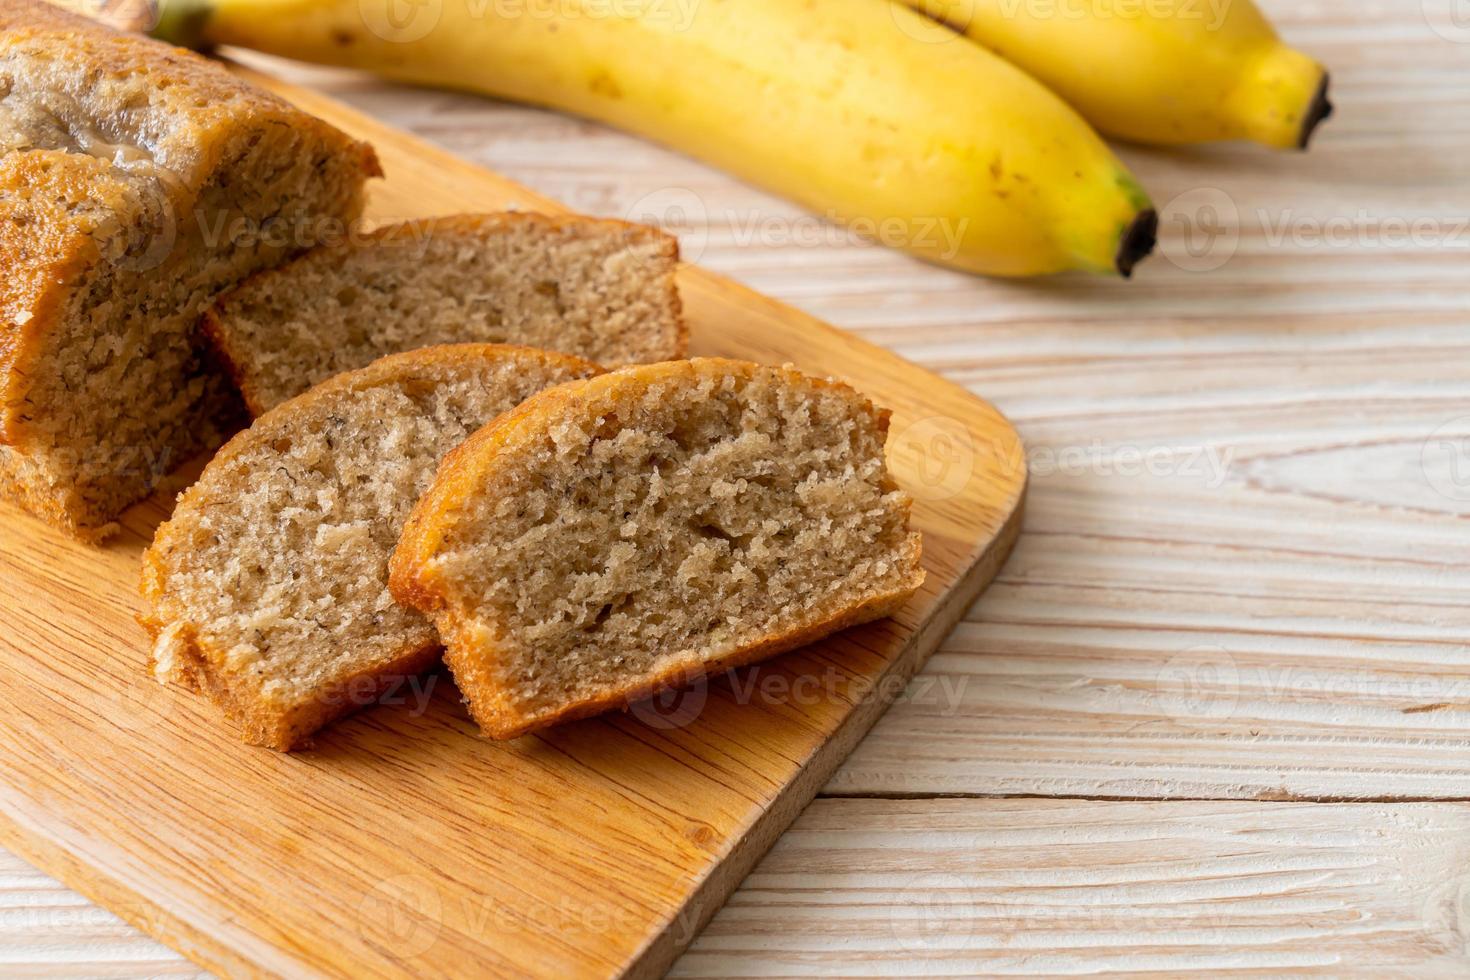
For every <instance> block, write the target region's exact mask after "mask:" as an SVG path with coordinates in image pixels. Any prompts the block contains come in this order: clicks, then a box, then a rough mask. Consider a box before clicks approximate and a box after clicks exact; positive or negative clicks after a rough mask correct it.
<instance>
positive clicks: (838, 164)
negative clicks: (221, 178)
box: [154, 0, 1326, 277]
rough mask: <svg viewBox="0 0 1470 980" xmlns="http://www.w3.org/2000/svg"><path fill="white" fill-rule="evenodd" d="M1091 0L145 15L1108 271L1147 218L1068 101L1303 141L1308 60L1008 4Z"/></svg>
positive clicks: (726, 0) (908, 229)
mask: <svg viewBox="0 0 1470 980" xmlns="http://www.w3.org/2000/svg"><path fill="white" fill-rule="evenodd" d="M1104 2H1109V0H161V3H162V7H161V9H160V13H159V21H158V25H157V28H156V29H155V31H154V33H155V34H156V35H157V36H159V37H162V38H163V39H165V40H168V41H172V42H174V43H177V44H184V45H187V46H191V47H208V46H213V45H236V46H240V47H246V48H252V49H255V50H258V51H264V52H267V53H270V54H275V55H282V56H285V57H290V58H297V59H300V60H304V61H312V62H319V63H325V64H332V65H340V66H348V67H355V68H363V69H368V70H371V71H374V72H377V73H378V74H380V75H383V76H385V77H388V78H392V79H397V80H401V81H408V82H413V83H417V84H424V85H435V86H442V87H446V88H453V89H461V90H466V91H472V92H479V93H482V94H486V95H491V96H495V97H497V98H502V99H510V100H513V101H518V102H524V103H529V104H532V105H538V106H545V107H549V108H554V109H558V110H562V111H565V112H569V113H574V114H576V115H579V116H583V117H586V118H589V119H594V120H597V121H599V122H603V123H607V124H609V125H612V126H615V127H618V128H621V129H624V130H627V131H629V132H633V133H637V134H639V135H642V136H644V137H647V138H649V139H652V140H655V141H657V142H660V143H664V144H666V145H668V146H671V147H673V148H675V149H678V150H681V151H683V152H685V153H688V154H690V155H692V156H695V157H699V158H701V159H703V160H706V161H708V162H710V163H712V164H715V165H716V166H720V167H723V168H724V169H726V170H729V171H730V172H732V173H734V174H736V175H738V176H740V177H742V178H744V179H746V180H748V181H750V182H751V183H754V184H757V185H760V186H762V187H765V188H767V189H769V190H772V191H775V192H777V193H780V194H783V195H785V196H786V197H789V198H791V199H792V200H795V201H797V202H799V203H801V204H802V205H804V206H805V207H807V208H809V209H810V210H812V211H814V212H816V213H818V214H821V215H823V216H826V217H830V218H832V219H834V220H837V221H840V222H845V223H848V224H850V225H852V226H854V227H858V228H868V229H872V228H881V229H882V235H881V238H882V240H883V241H884V242H885V243H887V244H890V245H895V246H897V247H901V248H903V249H905V250H906V251H909V252H912V253H913V254H916V255H918V256H920V257H922V258H925V259H928V260H930V261H934V262H938V263H941V264H944V265H948V266H951V267H954V268H959V269H964V270H968V271H972V272H979V273H985V274H989V275H999V276H1032V275H1041V274H1046V273H1053V272H1060V271H1064V270H1072V269H1081V270H1087V271H1090V272H1095V273H1100V274H1106V275H1120V276H1125V277H1126V276H1128V275H1129V274H1131V272H1132V270H1133V267H1134V264H1135V263H1136V262H1138V261H1139V260H1140V259H1142V258H1143V257H1145V256H1146V255H1148V253H1149V252H1150V251H1151V250H1152V249H1153V246H1154V240H1155V233H1156V231H1157V225H1158V219H1157V215H1156V213H1155V212H1154V209H1153V207H1152V205H1151V204H1150V202H1149V198H1148V195H1147V194H1146V193H1145V192H1144V190H1143V189H1142V188H1141V187H1140V186H1139V184H1138V182H1137V181H1136V180H1135V179H1134V178H1133V176H1132V175H1131V174H1130V173H1129V172H1128V170H1127V168H1126V167H1124V165H1123V164H1122V163H1121V162H1119V160H1118V159H1117V158H1116V157H1115V156H1114V155H1113V153H1112V152H1111V151H1110V150H1109V148H1108V147H1107V145H1106V144H1105V143H1104V142H1103V140H1102V139H1101V137H1099V136H1098V134H1097V132H1096V131H1095V130H1094V129H1093V127H1092V125H1091V124H1089V122H1088V121H1087V120H1086V119H1084V115H1086V116H1089V117H1090V118H1091V119H1092V120H1094V121H1095V122H1096V123H1097V125H1099V126H1101V127H1102V128H1103V129H1104V130H1105V131H1107V132H1110V133H1113V134H1115V135H1119V136H1124V137H1127V138H1132V139H1141V140H1147V141H1151V142H1188V141H1194V140H1204V139H1214V138H1231V137H1237V136H1249V137H1253V138H1256V139H1259V140H1261V141H1262V142H1265V143H1268V144H1271V145H1293V144H1295V145H1300V144H1303V143H1304V142H1305V137H1306V135H1308V134H1309V133H1310V130H1311V128H1312V126H1314V125H1315V123H1316V122H1317V121H1320V116H1321V115H1322V114H1323V110H1322V106H1323V105H1325V98H1324V97H1323V95H1322V93H1323V91H1324V90H1325V83H1326V76H1325V74H1324V73H1323V72H1322V71H1321V69H1320V68H1319V67H1318V66H1316V65H1315V64H1314V63H1313V62H1311V61H1310V60H1308V59H1306V58H1305V57H1304V56H1302V55H1299V54H1296V53H1295V52H1292V51H1290V50H1289V49H1286V48H1284V47H1282V46H1281V44H1280V42H1279V41H1277V40H1276V37H1275V34H1274V33H1273V32H1272V30H1271V28H1270V25H1269V24H1267V23H1266V22H1265V20H1264V19H1263V18H1261V16H1260V15H1259V13H1257V12H1256V11H1255V9H1254V8H1253V7H1252V6H1251V4H1250V3H1249V0H1150V5H1149V9H1150V10H1155V11H1157V9H1158V5H1159V4H1160V3H1164V4H1165V5H1169V4H1172V5H1173V6H1177V7H1183V6H1184V5H1187V4H1205V5H1208V4H1210V3H1215V4H1221V3H1223V4H1226V6H1227V9H1228V13H1226V14H1223V15H1222V17H1223V20H1222V21H1221V23H1220V24H1219V25H1217V26H1214V27H1212V26H1210V25H1205V26H1203V27H1198V26H1195V25H1190V24H1186V23H1185V22H1184V21H1183V20H1179V19H1177V18H1171V17H1169V16H1167V15H1163V14H1152V15H1149V16H1144V17H1141V18H1138V17H1135V18H1131V19H1126V20H1109V19H1107V18H1101V17H1091V18H1087V17H1084V18H1083V19H1082V20H1080V21H1059V20H1054V19H1051V18H1047V17H1045V16H1042V15H1040V14H1036V15H1034V16H1033V15H1028V14H1026V13H1025V11H1026V10H1028V9H1032V10H1033V11H1039V10H1040V9H1041V8H1040V7H1039V6H1037V5H1038V4H1046V3H1050V4H1053V5H1055V4H1067V3H1073V4H1087V3H1104ZM1028 4H1030V5H1031V7H1029V8H1028ZM1053 9H1056V8H1055V6H1054V7H1053ZM936 18H938V19H942V20H944V21H946V22H947V23H948V24H950V25H952V27H951V26H945V24H941V23H940V22H939V20H937V19H936ZM1176 20H1177V23H1176ZM953 28H957V29H958V31H957V30H955V29H953ZM960 32H963V34H962V33H960ZM965 35H967V36H965ZM972 40H973V41H978V42H979V43H972ZM996 52H999V53H996ZM1002 54H1003V55H1004V57H1002V56H1001V55H1002ZM1018 65H1019V66H1020V67H1017V66H1018ZM1023 69H1024V70H1023ZM1038 77H1039V78H1041V79H1043V80H1045V81H1046V82H1047V83H1048V84H1049V85H1050V86H1051V87H1050V88H1049V87H1048V86H1047V85H1044V84H1042V82H1040V81H1038V80H1037V78H1038ZM1058 92H1059V93H1061V95H1058V94H1056V93H1058ZM1304 93H1305V94H1304ZM1063 96H1065V99H1064V98H1063ZM1079 110H1080V114H1079ZM1314 116H1315V117H1318V118H1313V117H1314Z"/></svg>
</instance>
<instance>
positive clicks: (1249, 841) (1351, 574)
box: [0, 0, 1470, 977]
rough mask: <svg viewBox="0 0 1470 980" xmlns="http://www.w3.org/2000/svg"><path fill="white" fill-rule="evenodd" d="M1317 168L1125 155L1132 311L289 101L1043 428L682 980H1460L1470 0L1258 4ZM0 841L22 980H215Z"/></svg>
mask: <svg viewBox="0 0 1470 980" xmlns="http://www.w3.org/2000/svg"><path fill="white" fill-rule="evenodd" d="M1266 6H1267V8H1268V10H1269V12H1270V13H1271V14H1273V15H1274V16H1275V18H1276V19H1277V21H1278V23H1279V24H1280V25H1281V27H1282V28H1283V31H1284V32H1285V33H1286V34H1287V35H1288V36H1289V37H1290V38H1291V39H1292V40H1293V41H1294V42H1295V43H1296V44H1298V45H1299V46H1301V47H1303V48H1305V49H1306V50H1308V51H1310V52H1312V53H1314V54H1316V55H1317V56H1319V57H1321V58H1322V59H1323V60H1324V61H1326V62H1327V63H1328V64H1329V65H1331V66H1332V67H1333V69H1334V89H1335V96H1336V100H1337V103H1338V110H1339V111H1338V116H1337V118H1335V119H1333V120H1332V121H1331V122H1330V123H1329V124H1328V125H1327V126H1326V127H1325V128H1324V130H1323V131H1322V133H1321V135H1320V141H1319V142H1318V143H1317V145H1316V146H1315V147H1314V149H1313V150H1312V152H1311V153H1310V154H1308V155H1305V156H1281V155H1272V154H1269V153H1267V152H1266V151H1257V150H1254V149H1250V148H1245V147H1230V148H1221V149H1211V150H1201V151H1196V152H1186V153H1168V152H1158V151H1146V150H1137V149H1126V150H1125V151H1124V154H1125V156H1126V157H1127V158H1128V160H1129V161H1130V163H1131V164H1133V166H1134V168H1135V170H1136V171H1137V172H1138V174H1139V175H1140V176H1141V177H1142V178H1143V179H1144V181H1145V183H1146V184H1147V185H1148V186H1149V187H1150V188H1151V190H1152V191H1153V194H1154V196H1155V199H1156V201H1157V202H1158V203H1159V204H1160V205H1161V206H1162V208H1163V234H1164V236H1165V239H1164V244H1163V254H1162V255H1161V256H1158V257H1156V258H1155V259H1153V260H1151V261H1150V262H1149V263H1147V264H1146V265H1144V266H1143V267H1142V269H1141V270H1140V275H1139V277H1138V279H1137V280H1136V281H1134V282H1132V283H1114V282H1099V281H1094V280H1090V279H1084V278H1063V279H1057V280H1052V281H1047V282H1041V283H1029V284H1027V283H1020V284H1017V283H1000V282H987V281H983V280H978V279H972V278H969V277H966V276H962V275H958V274H953V273H949V272H945V271H941V270H939V269H935V268H930V267H926V266H923V265H920V264H918V263H916V262H914V261H912V260H910V259H907V258H905V257H903V256H900V255H897V254H894V253H892V252H887V251H884V250H882V249H878V248H872V247H865V246H859V245H854V244H852V243H850V242H848V241H847V240H846V236H844V235H842V234H841V233H839V232H837V231H835V230H832V229H830V228H826V227H824V226H823V225H821V224H820V223H818V222H815V221H813V220H812V219H808V218H806V217H804V216H803V215H801V214H800V212H798V211H796V210H795V209H793V208H792V207H790V206H788V205H786V204H784V203H782V202H780V201H777V200H774V199H772V198H769V197H767V196H764V195H762V194H760V193H757V192H755V191H753V190H750V189H749V188H746V187H743V186H741V185H740V184H738V183H736V182H735V181H733V180H731V179H729V178H727V177H725V176H723V175H722V174H719V173H716V172H713V171H711V170H709V169H707V168H705V167H702V166H700V165H698V164H695V163H692V162H690V161H687V160H684V159H681V158H680V157H678V156H675V155H673V154H671V153H667V152H664V151H662V150H660V149H657V148H654V147H651V146H648V145H646V144H643V143H640V142H638V141H636V140H633V139H630V138H627V137H624V136H621V135H618V134H616V133H611V132H608V131H606V130H604V129H601V128H599V127H596V126H593V125H589V124H584V123H581V122H577V121H574V120H570V119H565V118H561V117H557V116H554V115H549V114H545V113H540V112H535V111H530V110H525V109H520V108H514V107H509V106H503V105H496V104H493V103H489V102H486V101H483V100H477V99H473V98H468V97H461V96H454V95H445V94H439V93H432V92H423V91H416V90H410V89H406V88H395V87H392V86H387V85H382V84H379V83H375V82H371V81H367V80H363V79H360V78H356V77H348V76H343V75H339V74H328V73H322V72H315V71H313V72H296V75H297V77H299V78H304V79H307V80H309V81H310V82H311V83H313V84H318V85H321V86H323V87H324V88H327V89H329V90H330V91H332V92H333V93H334V94H335V95H337V96H338V97H340V98H343V99H345V100H346V101H348V102H351V103H353V104H355V105H357V106H358V107H360V108H363V109H365V110H366V111H368V112H369V113H371V114H373V115H376V116H379V117H381V118H383V119H385V120H387V121H389V122H392V123H394V124H396V125H398V126H401V127H404V128H406V129H410V130H413V131H415V132H418V133H420V134H422V135H423V136H425V137H427V138H429V139H431V140H434V141H436V142H438V143H441V144H443V145H445V146H447V147H448V148H449V149H451V150H453V151H455V152H457V153H459V154H461V155H463V156H465V157H467V158H469V159H472V160H475V161H478V162H480V163H483V164H485V165H487V166H490V167H492V168H494V169H496V170H499V171H500V172H502V173H505V174H507V175H509V176H511V177H514V178H516V179H518V180H520V181H522V182H524V183H526V184H528V185H530V186H532V187H534V188H536V189H537V190H540V191H542V192H545V193H547V194H550V195H552V196H554V197H557V198H560V199H561V200H563V201H565V202H567V203H569V204H571V205H572V206H574V207H577V208H579V209H581V210H584V211H588V212H591V213H596V214H606V215H614V216H632V217H635V218H640V219H656V220H662V221H664V222H665V223H666V225H668V226H671V227H672V228H674V230H678V231H681V232H683V237H684V240H685V247H686V252H687V253H688V255H689V256H690V257H691V258H693V259H695V260H697V261H700V262H702V263H704V264H705V265H707V266H709V267H711V268H713V269H716V270H718V271H720V272H723V273H726V274H728V275H730V276H733V277H735V278H737V279H740V280H743V281H745V282H746V283H748V284H750V285H752V286H754V287H755V288H757V289H760V290H763V291H764V292H767V293H769V294H771V295H773V296H776V297H779V298H781V299H783V300H785V301H787V302H789V303H792V304H795V305H797V306H800V307H803V308H805V309H807V310H809V311H811V312H812V313H815V314H816V315H818V316H821V317H823V318H825V319H828V320H830V321H832V322H834V323H836V324H839V325H841V326H843V327H846V328H848V329H850V330H853V331H856V332H858V333H860V334H862V335H863V336H865V337H866V338H867V339H869V340H872V341H875V342H878V343H882V344H886V345H888V346H890V347H892V348H894V349H896V350H898V351H900V352H901V353H903V354H904V355H906V356H908V357H910V358H912V359H913V360H916V361H918V362H920V363H922V364H925V365H927V366H929V367H931V368H933V369H934V370H936V371H939V372H941V373H943V374H945V375H947V376H949V377H951V378H954V379H956V380H958V381H960V382H962V383H964V384H966V385H968V386H970V387H972V388H973V389H974V390H975V391H976V392H978V393H980V394H982V395H984V396H985V397H987V398H989V399H991V400H992V401H994V402H995V403H996V404H998V405H999V406H1000V407H1001V408H1002V409H1003V410H1004V411H1005V412H1006V413H1007V414H1008V415H1009V416H1010V417H1011V418H1012V419H1013V420H1015V422H1016V423H1018V425H1019V427H1020V429H1021V431H1022V434H1023V435H1024V436H1025V438H1026V440H1027V442H1028V445H1029V449H1030V454H1031V456H1030V458H1031V465H1032V471H1033V474H1034V482H1033V487H1032V491H1031V498H1030V510H1029V515H1028V520H1027V525H1026V530H1025V533H1024V535H1023V537H1022V540H1021V543H1020V545H1019V547H1018V549H1017V551H1016V554H1015V556H1014V557H1013V558H1012V559H1011V561H1010V563H1009V565H1008V566H1007V567H1006V568H1005V570H1004V571H1003V573H1002V574H1001V576H1000V578H999V579H998V580H997V581H996V583H995V584H994V586H992V588H991V589H990V591H989V592H988V593H987V594H986V596H985V597H984V598H983V599H982V600H981V601H980V602H979V603H978V604H977V605H976V606H975V607H974V609H973V610H971V612H970V614H969V615H968V616H967V618H966V620H965V622H964V623H963V624H962V625H961V626H960V627H959V629H957V630H956V631H955V633H954V635H953V636H951V637H950V638H949V640H948V641H947V642H946V643H945V644H944V646H943V648H942V650H941V651H940V652H939V653H937V654H936V655H935V657H934V659H933V660H932V661H931V663H930V666H929V668H928V670H927V671H926V672H925V673H924V674H923V676H922V677H920V678H919V679H918V681H916V682H915V684H914V685H913V687H912V689H911V690H910V691H909V692H908V694H907V696H906V697H905V698H904V699H903V701H902V703H900V704H898V705H897V706H895V707H894V708H893V710H891V711H890V712H889V713H888V715H887V716H886V717H885V718H884V720H883V721H882V722H880V723H879V725H878V727H877V728H876V729H875V731H874V732H873V734H872V735H871V736H870V737H869V738H868V739H867V740H866V741H865V742H864V743H863V745H862V746H861V747H860V748H859V750H858V751H857V753H856V754H855V755H854V756H853V757H852V759H851V761H850V762H849V763H848V764H847V765H846V766H845V767H844V768H843V769H842V770H841V771H840V772H839V773H838V774H837V776H836V777H834V779H833V780H832V782H831V783H830V785H828V786H827V787H826V790H825V792H824V793H823V794H822V797H821V798H820V799H818V800H817V802H815V803H814V804H813V805H812V807H811V808H810V809H809V810H808V811H807V812H806V814H805V815H803V816H802V817H801V819H800V820H799V821H798V822H797V823H796V825H795V826H794V827H793V828H792V830H791V831H790V832H789V833H787V834H786V836H785V837H784V838H783V839H782V840H781V842H780V843H779V844H777V846H776V848H775V849H774V850H773V851H772V852H771V854H770V855H769V857H767V858H766V860H765V861H764V862H763V863H762V864H761V865H760V866H759V867H758V868H757V869H756V871H755V872H754V874H752V875H751V876H750V878H749V879H748V880H747V881H746V883H745V885H744V887H743V888H742V889H741V890H740V891H739V892H738V893H737V894H736V895H735V896H734V898H733V899H732V900H731V901H730V903H729V905H728V906H727V907H726V908H725V909H724V910H723V911H722V912H721V913H720V914H719V915H718V916H717V917H716V918H715V920H714V921H713V923H712V924H711V925H710V926H709V927H708V928H707V929H706V930H705V932H704V934H703V935H702V936H700V937H699V939H698V940H697V941H696V942H695V943H694V945H693V947H692V948H691V949H690V951H689V952H688V953H687V954H686V955H685V956H684V957H683V958H682V959H681V960H680V961H679V963H678V965H677V966H676V968H675V971H674V972H675V975H678V976H690V977H694V976H706V977H731V976H754V975H761V976H772V975H787V976H794V975H815V974H846V975H885V974H893V973H907V974H917V973H923V974H929V975H971V974H980V973H1021V972H1028V973H1052V974H1080V973H1096V972H1132V973H1155V974H1157V975H1160V976H1166V975H1178V974H1181V973H1186V972H1196V971H1237V972H1242V973H1244V972H1250V971H1258V972H1260V973H1263V974H1280V973H1283V972H1296V971H1302V972H1312V971H1316V972H1321V973H1327V974H1332V975H1342V974H1345V973H1350V972H1356V973H1359V974H1361V975H1371V976H1385V975H1390V974H1397V975H1408V974H1410V973H1412V974H1413V975H1416V976H1423V975H1442V976H1464V975H1467V974H1470V948H1467V945H1470V6H1467V5H1466V4H1465V2H1464V0H1376V2H1366V0H1351V2H1346V0H1270V2H1268V3H1267V4H1266ZM196 972H197V971H196V969H195V968H193V967H191V966H190V965H189V964H188V963H186V962H185V961H183V960H181V959H180V958H179V957H178V956H177V955H175V954H173V953H172V952H170V951H169V950H167V949H164V948H163V947H160V946H158V945H157V944H155V943H153V942H152V941H150V940H148V939H146V938H145V937H143V936H141V935H140V934H138V933H137V932H135V931H134V930H132V929H131V928H130V927H128V926H126V925H124V924H122V923H120V922H119V921H118V920H116V919H114V918H113V917H112V916H110V915H109V914H108V913H105V912H103V911H101V910H99V909H96V908H95V907H92V906H90V905H89V904H88V903H87V902H86V901H85V900H84V899H81V898H80V897H78V896H76V895H74V894H73V893H71V892H69V891H67V890H66V889H64V888H62V887H60V886H59V885H57V884H55V883H54V882H52V881H50V879H47V878H45V877H44V876H42V875H40V874H39V873H37V872H35V871H33V870H31V869H30V868H28V867H27V866H26V865H24V864H23V863H22V862H20V861H19V860H17V859H14V858H10V857H8V856H4V855H0V974H3V975H5V976H46V977H55V976H88V977H94V976H116V977H141V976H157V975H170V976H171V975H193V974H195V973H196Z"/></svg>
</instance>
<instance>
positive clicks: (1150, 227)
mask: <svg viewBox="0 0 1470 980" xmlns="http://www.w3.org/2000/svg"><path fill="white" fill-rule="evenodd" d="M1158 241H1159V213H1158V212H1157V211H1155V210H1154V209H1153V208H1146V209H1145V210H1143V211H1140V212H1138V214H1137V216H1135V217H1134V219H1133V222H1132V223H1131V224H1130V225H1129V226H1128V229H1127V230H1126V231H1124V232H1123V239H1122V241H1120V242H1119V243H1118V255H1117V258H1116V259H1115V260H1114V262H1113V265H1114V267H1115V268H1116V269H1117V270H1118V275H1120V276H1122V277H1123V278H1124V279H1127V278H1129V277H1130V276H1132V275H1133V267H1134V266H1136V265H1137V264H1138V263H1140V262H1142V261H1143V260H1144V259H1146V258H1148V256H1149V255H1150V254H1151V253H1152V252H1153V250H1154V246H1155V245H1156V244H1158Z"/></svg>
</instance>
